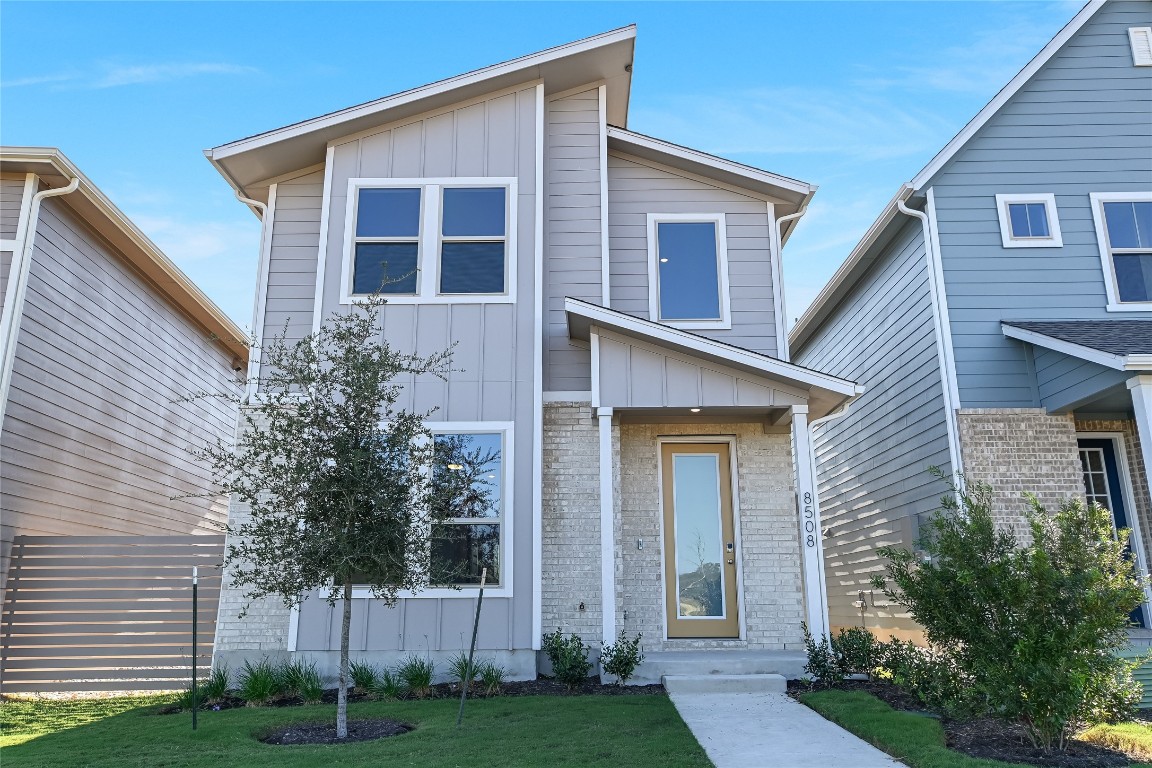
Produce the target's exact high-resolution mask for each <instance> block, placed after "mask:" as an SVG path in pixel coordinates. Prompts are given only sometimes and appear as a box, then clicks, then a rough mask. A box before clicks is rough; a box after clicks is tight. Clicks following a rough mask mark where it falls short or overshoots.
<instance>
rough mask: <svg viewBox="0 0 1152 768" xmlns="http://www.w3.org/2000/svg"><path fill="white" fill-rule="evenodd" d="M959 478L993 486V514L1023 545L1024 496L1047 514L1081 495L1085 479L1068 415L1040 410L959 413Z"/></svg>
mask: <svg viewBox="0 0 1152 768" xmlns="http://www.w3.org/2000/svg"><path fill="white" fill-rule="evenodd" d="M959 423H960V445H961V451H962V453H963V455H964V474H965V476H966V478H967V479H968V480H969V481H975V480H980V481H983V482H985V483H988V484H989V485H991V486H992V494H993V514H994V516H995V518H996V519H997V522H999V523H1002V524H1004V525H1005V526H1010V527H1011V528H1012V529H1013V531H1015V532H1016V535H1017V536H1018V537H1021V538H1022V540H1027V538H1028V529H1027V524H1026V522H1025V519H1024V510H1025V509H1027V507H1028V502H1026V501H1025V500H1024V494H1025V493H1033V494H1035V495H1036V497H1037V498H1038V499H1039V500H1040V503H1041V504H1042V505H1044V506H1045V507H1046V508H1048V509H1055V508H1056V507H1058V506H1059V505H1060V503H1061V502H1063V501H1064V500H1066V499H1068V498H1069V497H1072V496H1080V497H1083V495H1084V479H1083V474H1082V472H1081V469H1080V458H1079V453H1078V451H1077V448H1076V423H1075V421H1074V420H1073V417H1072V415H1071V414H1068V415H1063V416H1060V415H1052V414H1049V413H1047V412H1046V411H1045V410H1044V409H1042V408H962V409H961V410H960V412H959Z"/></svg>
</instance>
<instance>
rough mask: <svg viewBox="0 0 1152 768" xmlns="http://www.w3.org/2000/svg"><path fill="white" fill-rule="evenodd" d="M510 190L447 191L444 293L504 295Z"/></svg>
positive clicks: (442, 257) (442, 254) (442, 267)
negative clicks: (507, 198)
mask: <svg viewBox="0 0 1152 768" xmlns="http://www.w3.org/2000/svg"><path fill="white" fill-rule="evenodd" d="M507 192H508V190H507V188H505V187H445V188H444V205H443V217H442V222H441V241H440V293H504V291H505V284H506V282H507V259H506V258H505V253H506V250H507V248H506V245H507V242H506V240H507V233H508V232H507V230H508V206H507V201H506V197H507Z"/></svg>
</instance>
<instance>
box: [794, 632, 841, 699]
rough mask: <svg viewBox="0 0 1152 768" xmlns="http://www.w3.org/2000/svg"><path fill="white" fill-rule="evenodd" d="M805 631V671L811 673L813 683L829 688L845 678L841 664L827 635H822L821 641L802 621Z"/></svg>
mask: <svg viewBox="0 0 1152 768" xmlns="http://www.w3.org/2000/svg"><path fill="white" fill-rule="evenodd" d="M800 628H801V629H802V630H803V631H804V650H805V652H806V653H807V654H808V660H807V661H806V662H805V663H804V671H805V672H806V673H808V674H809V675H811V677H812V681H813V683H815V684H816V685H817V686H819V687H821V688H829V687H831V686H833V685H835V684H836V683H838V682H840V681H841V680H843V679H844V673H843V672H841V671H840V665H839V664H838V663H837V662H836V654H835V653H833V651H832V645H831V644H830V643H829V642H828V638H827V637H821V638H820V642H816V639H815V638H814V637H812V633H811V632H809V631H808V624H807V623H803V622H802V623H801V624H800Z"/></svg>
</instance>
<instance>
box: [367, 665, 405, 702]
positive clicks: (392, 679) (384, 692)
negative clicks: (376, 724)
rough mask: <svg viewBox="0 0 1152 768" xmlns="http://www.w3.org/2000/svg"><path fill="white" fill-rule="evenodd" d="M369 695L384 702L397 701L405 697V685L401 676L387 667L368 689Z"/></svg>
mask: <svg viewBox="0 0 1152 768" xmlns="http://www.w3.org/2000/svg"><path fill="white" fill-rule="evenodd" d="M368 695H369V696H371V697H372V698H373V699H380V700H382V701H395V700H397V699H399V698H401V697H402V696H404V683H403V682H401V680H400V678H399V676H398V675H397V674H396V673H395V672H394V671H392V670H391V669H388V668H387V667H385V668H384V669H381V670H380V674H379V675H378V676H377V678H376V681H375V682H374V683H373V684H372V686H371V687H370V688H368Z"/></svg>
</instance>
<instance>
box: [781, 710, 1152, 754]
mask: <svg viewBox="0 0 1152 768" xmlns="http://www.w3.org/2000/svg"><path fill="white" fill-rule="evenodd" d="M800 700H801V701H803V702H804V703H805V704H807V705H808V706H810V707H812V709H814V710H816V711H817V712H819V713H820V714H821V715H823V716H824V717H826V718H828V719H829V720H831V721H832V722H834V723H836V724H838V725H840V726H842V727H844V728H846V729H847V730H849V731H851V732H852V733H854V734H856V735H857V736H859V737H860V738H862V739H864V740H865V741H867V742H868V743H870V744H872V745H874V746H876V747H878V748H880V749H882V750H884V751H885V752H887V753H888V754H890V755H892V756H893V757H895V758H897V759H898V760H901V761H902V762H904V763H906V764H907V765H909V766H911V768H1033V767H1031V766H1027V765H1023V764H1020V763H1005V762H1001V761H999V760H978V759H976V758H974V757H968V756H967V755H963V754H961V753H959V752H953V751H952V750H950V749H948V748H947V747H946V746H944V729H943V728H941V727H940V723H938V722H937V721H936V720H934V719H933V718H930V717H921V716H919V715H914V714H910V713H908V712H897V711H896V710H894V709H892V708H891V707H890V706H888V705H887V704H885V703H884V702H882V701H880V700H879V699H877V698H876V697H875V696H872V695H871V694H867V693H864V692H863V691H814V692H812V693H806V694H803V695H802V696H801V697H800ZM1137 727H1140V726H1137ZM1136 768H1141V767H1140V766H1137V767H1136ZM1142 768H1152V766H1143V767H1142Z"/></svg>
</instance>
